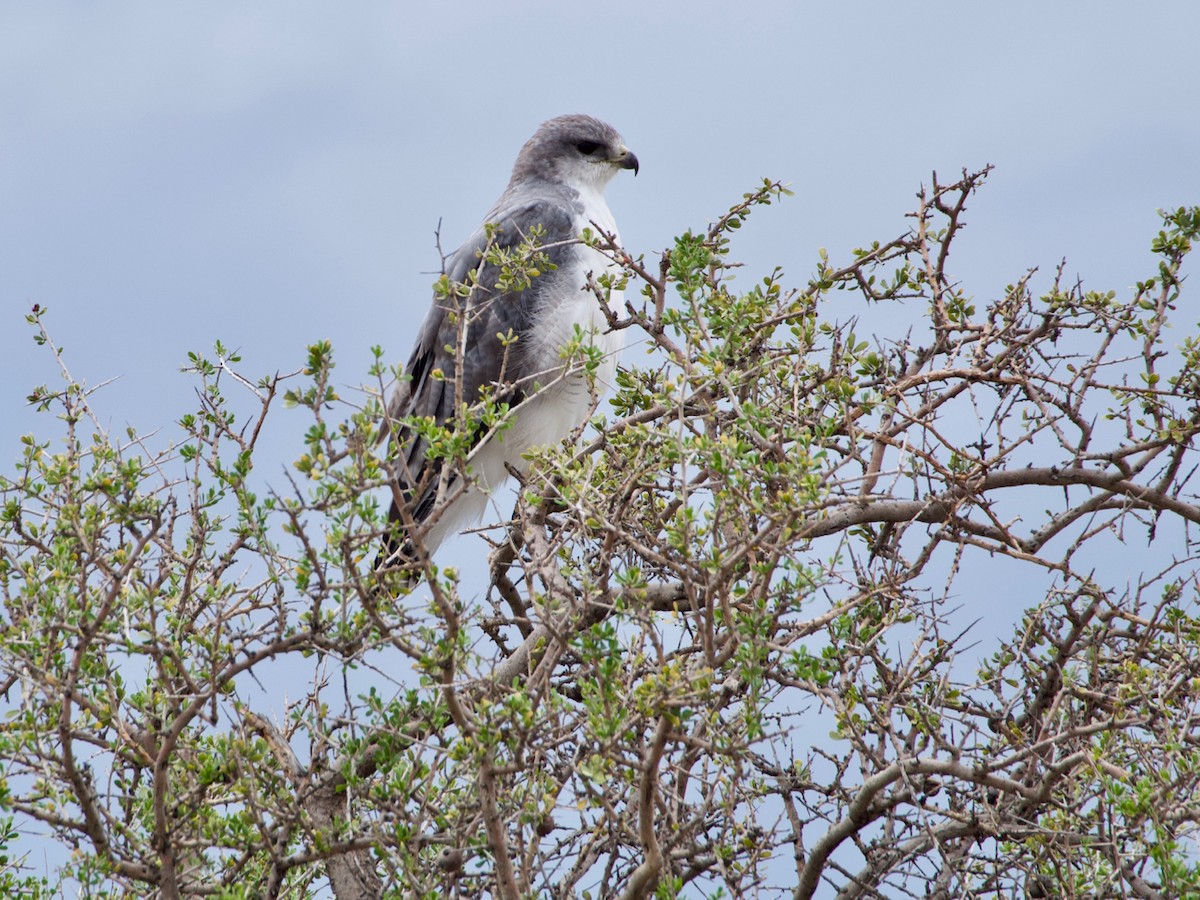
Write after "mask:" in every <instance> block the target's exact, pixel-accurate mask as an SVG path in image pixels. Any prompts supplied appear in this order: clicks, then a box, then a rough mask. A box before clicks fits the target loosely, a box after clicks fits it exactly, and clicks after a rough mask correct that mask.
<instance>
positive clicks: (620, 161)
mask: <svg viewBox="0 0 1200 900" xmlns="http://www.w3.org/2000/svg"><path fill="white" fill-rule="evenodd" d="M613 162H615V163H616V164H617V165H618V166H620V167H621V168H622V169H633V174H634V176H635V177H636V176H637V173H638V158H637V157H636V156H635V155H634V154H633V151H632V150H630V149H629V148H628V147H624V146H622V147H621V152H620V153H619V154H618V155H617V158H616V159H615V160H613Z"/></svg>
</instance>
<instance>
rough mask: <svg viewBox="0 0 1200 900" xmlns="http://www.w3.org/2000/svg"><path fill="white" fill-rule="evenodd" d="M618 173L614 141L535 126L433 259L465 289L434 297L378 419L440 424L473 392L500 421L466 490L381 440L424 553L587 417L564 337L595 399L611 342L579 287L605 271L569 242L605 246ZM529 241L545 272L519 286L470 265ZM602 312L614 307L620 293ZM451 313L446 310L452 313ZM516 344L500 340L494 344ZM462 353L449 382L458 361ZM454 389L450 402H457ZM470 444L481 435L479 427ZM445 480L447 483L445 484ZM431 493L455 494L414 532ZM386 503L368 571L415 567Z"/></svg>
mask: <svg viewBox="0 0 1200 900" xmlns="http://www.w3.org/2000/svg"><path fill="white" fill-rule="evenodd" d="M620 169H633V171H634V174H635V175H636V174H637V171H638V160H637V157H636V156H634V155H633V153H631V152H630V151H629V149H628V148H627V147H626V146H625V144H624V143H623V142H622V140H621V136H620V135H619V134H617V132H616V131H615V130H613V128H612V127H611V126H609V125H606V124H605V123H603V122H601V121H599V120H597V119H593V118H591V117H590V116H580V115H573V116H559V117H558V118H557V119H551V120H550V121H548V122H545V123H544V124H543V125H542V126H541V127H540V128H538V130H537V132H536V133H535V134H534V135H533V137H531V138H530V139H529V141H528V142H527V143H526V144H525V146H524V147H522V148H521V152H520V154H519V155H518V156H517V161H516V164H515V165H514V166H513V171H512V178H511V179H510V180H509V182H508V187H507V188H506V189H505V191H504V193H503V194H501V195H500V199H499V200H498V201H497V202H496V205H495V206H493V207H492V209H491V211H490V212H488V214H487V216H486V217H485V218H484V224H483V225H481V226H480V227H479V228H478V229H477V230H476V231H475V233H474V234H473V235H471V237H470V238H469V239H468V240H467V242H466V243H465V244H463V245H462V246H461V247H459V248H458V249H457V250H456V251H454V253H452V254H451V255H450V256H449V257H448V258H447V259H446V261H445V274H446V275H447V277H448V278H449V279H450V281H451V282H454V283H468V282H469V281H470V275H471V273H472V272H476V273H477V278H476V281H475V286H474V287H473V288H472V290H471V291H470V293H469V295H467V296H466V297H462V298H458V299H457V300H456V299H454V298H440V297H437V298H435V299H434V302H433V306H432V308H431V309H430V310H429V314H428V315H427V316H426V317H425V321H424V323H423V324H422V325H421V330H420V333H419V334H418V336H417V344H416V347H415V348H414V349H413V352H412V356H411V357H410V358H409V360H408V365H407V367H406V368H405V378H404V379H403V380H402V381H401V384H400V386H399V388H398V389H397V390H396V392H395V394H394V395H393V396H392V397H391V398H390V401H389V403H388V414H389V415H388V418H389V421H391V422H395V421H397V420H399V419H401V418H403V417H406V416H420V417H428V418H430V419H432V420H433V421H435V422H437V423H438V424H445V423H447V422H452V421H453V420H454V417H455V415H456V412H457V409H458V406H459V402H460V400H462V401H464V402H465V403H466V404H467V405H471V404H473V403H475V402H476V401H477V400H478V399H479V398H480V396H481V392H482V393H484V394H490V395H491V396H494V397H497V398H500V399H502V400H504V401H505V402H507V403H508V404H509V405H510V407H511V409H512V412H511V424H509V425H508V427H507V428H505V429H503V430H502V431H501V432H500V433H499V434H497V435H493V436H491V437H488V438H487V439H486V440H484V441H483V442H482V443H480V444H478V445H477V446H475V448H474V449H473V451H472V454H471V458H470V461H469V464H468V465H469V467H470V471H471V478H470V480H469V483H468V484H461V483H458V481H457V480H456V479H444V478H441V477H440V474H441V470H440V467H439V466H438V464H437V463H435V462H430V461H429V460H427V459H426V451H427V449H428V446H427V443H426V441H425V440H424V439H423V438H421V437H420V436H418V435H417V434H415V433H413V431H412V430H411V429H408V428H401V429H399V430H398V433H397V434H396V435H395V436H394V439H395V440H396V441H398V443H399V448H400V449H399V458H398V461H397V463H396V481H397V485H398V488H399V494H400V496H401V497H403V498H404V499H405V500H406V501H407V503H406V504H405V505H406V507H407V509H408V511H409V516H411V520H410V521H412V522H413V523H415V524H416V526H417V529H418V530H419V531H422V532H423V533H422V534H421V541H422V544H423V546H424V548H425V550H426V551H427V552H429V553H432V552H434V551H435V550H436V549H437V547H438V546H439V545H440V544H441V543H442V541H444V540H445V539H446V538H447V537H449V536H451V535H454V534H457V533H458V532H459V531H461V530H462V529H463V528H464V527H467V526H468V525H470V524H473V523H474V522H477V521H478V520H479V519H480V517H481V516H482V514H483V511H484V508H485V507H486V505H487V499H488V495H489V494H490V493H491V492H492V491H493V490H495V489H496V488H497V487H498V486H499V485H500V484H501V483H502V482H503V481H504V480H505V479H506V478H507V477H508V474H509V473H508V468H507V467H509V466H511V467H512V468H513V469H515V470H516V471H518V472H524V471H525V470H526V469H527V468H528V463H527V462H526V461H525V460H524V459H522V456H523V455H524V454H525V452H526V451H527V450H529V448H531V447H534V446H548V445H552V444H555V443H557V442H559V441H561V440H562V439H563V438H565V437H567V436H568V435H569V434H570V433H571V432H572V431H573V430H574V429H575V428H577V427H578V426H579V425H581V424H582V423H583V421H584V420H585V419H586V417H587V415H588V413H589V410H590V408H591V391H590V389H589V384H588V381H587V378H586V377H585V376H584V374H583V373H582V372H579V371H575V370H571V371H567V370H566V369H565V367H564V361H563V356H562V349H563V348H564V347H565V346H566V345H567V344H568V343H569V342H570V341H572V340H573V338H574V335H575V333H576V326H579V327H580V328H581V329H582V330H583V333H584V334H585V335H586V336H587V337H586V339H587V340H588V341H591V342H592V343H593V344H594V346H595V347H596V348H597V349H598V350H600V351H601V353H602V354H603V360H604V361H603V364H602V365H601V366H600V369H599V371H598V372H597V374H596V386H597V389H599V390H603V388H604V387H605V386H607V385H608V384H609V383H610V382H611V380H612V377H613V373H614V371H615V369H616V363H617V354H618V353H620V351H621V346H622V339H621V337H620V335H619V334H618V333H613V332H610V331H609V330H608V328H607V323H606V321H605V318H604V315H603V313H602V311H601V310H600V307H599V303H598V301H597V298H596V295H595V293H593V292H592V291H591V290H589V289H588V286H587V278H588V274H589V273H591V274H593V275H594V276H599V275H601V274H603V273H604V272H605V271H606V270H610V269H612V268H613V264H612V262H611V261H610V260H608V259H606V258H605V257H604V256H603V255H601V254H600V253H598V252H596V251H595V250H593V249H591V248H589V247H587V246H585V245H584V244H582V243H580V242H579V240H578V238H579V236H580V234H581V233H582V232H583V230H584V229H585V228H590V229H592V231H593V232H595V231H596V230H597V229H602V230H603V231H604V232H606V233H609V234H613V235H615V234H616V232H617V228H616V224H615V223H614V222H613V216H612V213H611V212H609V209H608V204H607V203H606V202H605V200H604V188H605V186H606V185H607V184H608V182H609V181H610V180H612V178H613V176H614V175H616V174H617V172H618V170H620ZM535 229H536V231H537V232H540V236H539V237H538V239H537V243H538V244H540V246H541V248H542V250H541V251H540V252H542V253H544V254H545V255H546V256H547V257H548V258H549V260H550V262H551V263H552V264H553V267H542V268H544V269H545V271H541V274H540V275H538V276H537V277H534V278H533V279H532V280H531V281H529V283H528V285H527V286H524V287H514V286H512V285H509V286H508V287H509V289H508V290H507V291H506V290H505V289H504V287H502V286H500V285H498V283H497V282H498V280H500V278H501V271H500V268H499V267H497V266H496V265H494V264H490V263H487V262H485V261H483V260H482V259H481V255H482V254H483V253H484V252H486V251H487V250H488V248H493V249H495V248H503V249H515V248H517V247H518V246H519V245H521V244H522V243H523V242H527V241H528V240H529V238H530V236H531V234H534V233H535ZM609 302H610V303H611V304H613V305H618V304H621V303H622V298H621V295H620V292H619V291H613V292H612V294H611V297H610V300H609ZM456 304H457V305H461V307H462V308H461V311H459V312H457V313H455V312H454V307H455V306H456ZM510 334H511V335H512V336H514V337H515V338H516V340H515V341H513V340H511V339H505V340H502V339H501V337H502V336H508V335H510ZM459 346H461V348H462V371H461V372H458V365H459V361H458V353H457V352H456V348H457V347H459ZM460 381H461V385H462V392H463V396H462V397H461V398H460V397H459V396H458V395H457V390H458V388H457V384H458V383H459V382H460ZM468 427H470V428H478V430H479V433H478V434H477V435H475V436H473V437H474V439H475V440H478V439H479V438H480V437H482V436H483V435H484V434H485V432H486V429H485V428H483V427H482V426H481V425H479V424H478V423H469V424H468ZM447 482H448V483H447ZM439 491H440V492H442V496H446V497H457V499H454V500H453V502H452V503H451V504H450V505H449V506H448V507H445V508H444V509H443V510H441V513H440V515H439V517H438V518H437V520H436V521H434V522H431V523H426V519H427V518H428V517H429V516H430V513H431V512H433V510H434V509H435V508H436V507H437V505H438V498H439ZM406 518H407V517H406V516H405V515H402V513H401V510H400V508H399V507H398V506H397V504H396V502H395V499H393V502H392V508H391V511H390V512H389V514H388V524H389V533H388V535H387V537H386V538H385V546H384V550H383V552H382V553H380V557H379V560H378V561H377V563H376V567H377V568H379V567H382V566H394V565H398V566H408V565H410V564H411V563H412V562H414V558H413V555H412V553H413V537H414V536H413V535H411V534H409V533H408V532H407V530H406V528H405V519H406Z"/></svg>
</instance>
